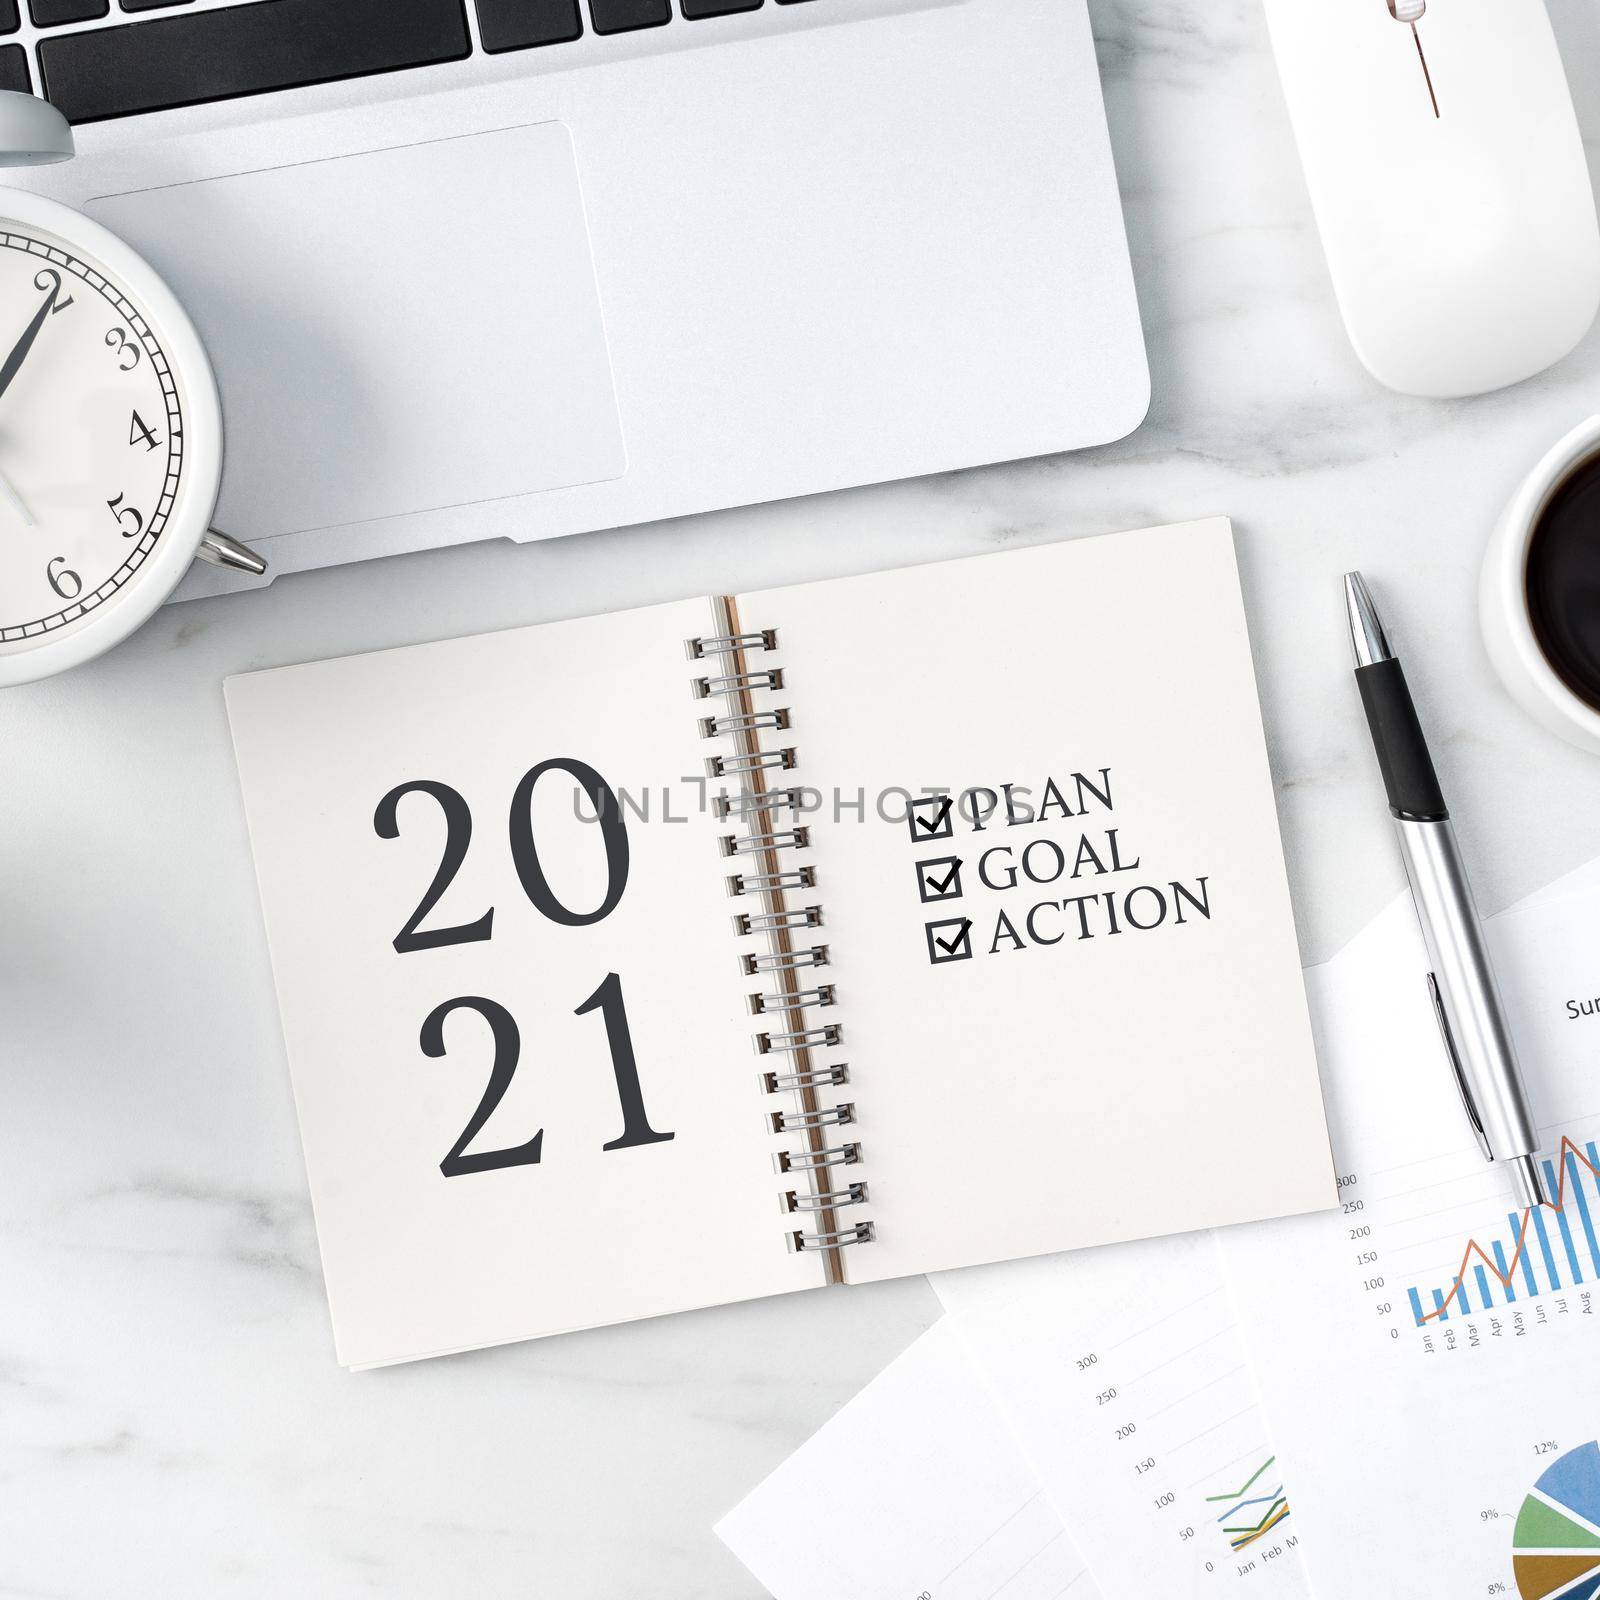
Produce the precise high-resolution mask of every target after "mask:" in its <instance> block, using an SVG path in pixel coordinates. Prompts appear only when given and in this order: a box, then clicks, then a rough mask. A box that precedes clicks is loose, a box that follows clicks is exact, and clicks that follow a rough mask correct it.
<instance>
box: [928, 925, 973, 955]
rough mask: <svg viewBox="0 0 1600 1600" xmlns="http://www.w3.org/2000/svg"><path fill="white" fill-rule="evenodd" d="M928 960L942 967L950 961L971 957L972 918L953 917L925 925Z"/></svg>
mask: <svg viewBox="0 0 1600 1600" xmlns="http://www.w3.org/2000/svg"><path fill="white" fill-rule="evenodd" d="M927 934H928V960H929V961H931V962H932V963H933V964H934V966H936V967H942V966H944V965H945V963H946V962H950V961H970V960H971V959H972V918H971V917H953V918H951V919H949V920H947V921H945V922H930V923H929V924H928V927H927Z"/></svg>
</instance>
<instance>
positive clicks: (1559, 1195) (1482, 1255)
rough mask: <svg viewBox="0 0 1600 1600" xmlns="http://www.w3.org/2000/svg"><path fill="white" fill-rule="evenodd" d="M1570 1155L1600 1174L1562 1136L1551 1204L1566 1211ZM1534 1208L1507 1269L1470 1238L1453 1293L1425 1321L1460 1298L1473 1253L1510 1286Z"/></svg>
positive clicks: (1599, 1171) (1526, 1216)
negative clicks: (1557, 1175) (1554, 1194)
mask: <svg viewBox="0 0 1600 1600" xmlns="http://www.w3.org/2000/svg"><path fill="white" fill-rule="evenodd" d="M1569 1155H1570V1156H1571V1157H1572V1159H1573V1160H1574V1161H1581V1162H1582V1163H1583V1164H1584V1166H1586V1167H1587V1168H1588V1169H1589V1171H1590V1172H1591V1173H1593V1174H1594V1176H1595V1177H1596V1178H1600V1167H1597V1166H1595V1164H1594V1162H1592V1161H1591V1160H1590V1159H1589V1158H1588V1157H1587V1156H1586V1155H1585V1154H1584V1153H1583V1152H1582V1151H1581V1150H1580V1149H1579V1148H1578V1147H1577V1145H1575V1144H1574V1143H1573V1142H1572V1141H1571V1140H1570V1139H1569V1138H1567V1136H1566V1135H1565V1134H1563V1135H1562V1136H1561V1151H1560V1154H1559V1156H1558V1157H1557V1165H1558V1167H1559V1169H1560V1172H1561V1177H1560V1178H1559V1180H1558V1181H1557V1184H1556V1198H1555V1203H1554V1205H1553V1206H1552V1207H1551V1210H1553V1211H1558V1212H1562V1211H1565V1210H1566V1209H1567V1174H1568V1172H1569V1171H1570V1170H1571V1168H1570V1167H1569V1166H1568V1164H1567V1157H1568V1156H1569ZM1533 1211H1534V1208H1533V1207H1532V1206H1528V1207H1527V1208H1526V1209H1525V1210H1524V1211H1523V1213H1522V1225H1521V1226H1520V1227H1519V1228H1518V1229H1517V1243H1516V1248H1515V1249H1514V1250H1513V1251H1512V1252H1511V1261H1510V1264H1509V1265H1508V1266H1507V1267H1506V1270H1505V1271H1504V1272H1502V1271H1501V1270H1500V1269H1499V1267H1497V1266H1496V1265H1495V1263H1494V1261H1493V1259H1492V1258H1491V1257H1490V1255H1489V1253H1488V1251H1486V1250H1485V1249H1484V1248H1483V1246H1482V1245H1481V1244H1479V1243H1478V1241H1477V1240H1476V1239H1469V1240H1467V1248H1466V1249H1465V1250H1463V1251H1462V1253H1461V1267H1460V1270H1459V1271H1458V1272H1457V1273H1456V1281H1455V1282H1454V1283H1453V1284H1451V1285H1450V1293H1449V1294H1447V1295H1446V1296H1445V1297H1444V1299H1443V1300H1442V1301H1441V1302H1440V1303H1439V1304H1438V1305H1437V1306H1435V1307H1434V1309H1433V1310H1432V1311H1425V1312H1423V1314H1422V1321H1423V1322H1432V1321H1433V1320H1434V1319H1435V1318H1436V1317H1442V1316H1443V1315H1444V1314H1445V1312H1447V1311H1448V1310H1449V1309H1450V1302H1451V1301H1452V1300H1456V1299H1459V1298H1460V1296H1461V1280H1462V1279H1463V1278H1465V1277H1466V1275H1467V1268H1468V1266H1470V1265H1471V1263H1472V1258H1473V1256H1477V1258H1478V1259H1479V1260H1480V1261H1481V1262H1483V1264H1484V1265H1485V1266H1486V1267H1488V1269H1489V1270H1490V1272H1492V1273H1493V1274H1494V1275H1495V1277H1497V1278H1498V1279H1499V1280H1500V1287H1501V1288H1502V1289H1509V1288H1510V1287H1511V1280H1512V1279H1513V1278H1514V1277H1515V1276H1516V1272H1517V1268H1518V1266H1519V1265H1520V1264H1521V1262H1522V1253H1523V1251H1524V1250H1526V1249H1527V1247H1528V1224H1529V1223H1530V1222H1531V1221H1532V1220H1533Z"/></svg>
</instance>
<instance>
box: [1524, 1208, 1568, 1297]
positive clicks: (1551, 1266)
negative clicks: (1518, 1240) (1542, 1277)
mask: <svg viewBox="0 0 1600 1600" xmlns="http://www.w3.org/2000/svg"><path fill="white" fill-rule="evenodd" d="M1529 1215H1530V1216H1531V1217H1532V1218H1533V1231H1534V1232H1535V1233H1536V1234H1538V1235H1539V1248H1540V1249H1541V1250H1542V1251H1543V1252H1544V1265H1545V1270H1546V1271H1547V1272H1548V1273H1549V1274H1550V1287H1551V1288H1552V1289H1559V1288H1560V1287H1561V1279H1560V1278H1559V1277H1557V1276H1556V1258H1555V1252H1554V1251H1553V1250H1551V1248H1550V1235H1549V1234H1548V1233H1546V1232H1545V1227H1544V1207H1543V1206H1535V1207H1534V1208H1533V1210H1532V1211H1531V1212H1530V1213H1529Z"/></svg>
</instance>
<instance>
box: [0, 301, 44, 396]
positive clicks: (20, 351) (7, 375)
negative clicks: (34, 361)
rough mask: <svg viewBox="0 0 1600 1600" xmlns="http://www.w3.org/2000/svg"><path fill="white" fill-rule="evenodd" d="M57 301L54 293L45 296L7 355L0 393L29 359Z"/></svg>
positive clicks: (0, 377) (1, 377)
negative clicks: (46, 319) (34, 342)
mask: <svg viewBox="0 0 1600 1600" xmlns="http://www.w3.org/2000/svg"><path fill="white" fill-rule="evenodd" d="M55 303H56V297H55V295H54V294H53V293H51V294H47V295H46V296H45V297H44V304H43V305H41V306H40V307H39V309H38V310H37V311H36V312H34V314H33V321H32V322H30V323H29V324H28V326H27V327H26V328H24V329H23V330H22V337H21V338H20V339H18V340H17V342H16V344H15V345H14V346H13V347H12V351H11V354H10V355H8V356H7V357H6V364H5V365H4V366H3V367H0V395H3V394H4V393H5V392H6V390H7V389H9V388H10V387H11V380H12V379H13V378H14V377H16V375H17V373H18V372H19V371H21V369H22V363H23V362H24V361H26V360H27V358H28V352H29V351H30V350H31V349H32V348H33V341H34V340H35V339H37V338H38V337H39V330H40V329H41V328H42V327H43V326H44V319H45V318H46V317H48V316H49V315H50V312H51V310H52V309H53V308H54V306H55Z"/></svg>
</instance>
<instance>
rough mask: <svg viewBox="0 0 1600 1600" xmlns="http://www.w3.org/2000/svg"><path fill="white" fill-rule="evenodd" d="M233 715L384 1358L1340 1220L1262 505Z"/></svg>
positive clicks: (263, 864) (799, 594)
mask: <svg viewBox="0 0 1600 1600" xmlns="http://www.w3.org/2000/svg"><path fill="white" fill-rule="evenodd" d="M227 701H228V710H229V716H230V718H231V722H232V726H233V734H234V741H235V745H236V749H237V754H238V761H239V769H240V774H241V780H242V784H243V790H244V798H245V806H246V812H247V816H248V821H249V827H250V836H251V842H252V848H253V852H254V855H255V861H256V869H257V874H258V877H259V881H260V886H261V895H262V901H263V906H264V911H265V920H266V927H267V936H268V942H269V945H270V949H271V955H272V964H273V970H274V974H275V978H276V982H277V989H278V998H279V1006H280V1010H281V1014H282V1018H283V1029H284V1036H285V1041H286V1046H287V1054H288V1060H289V1067H290V1073H291V1076H292V1080H293V1085H294V1093H295V1099H296V1104H297V1108H298V1112H299V1119H300V1128H301V1134H302V1138H303V1142H304V1146H305V1156H306V1165H307V1169H308V1174H309V1178H310V1184H311V1193H312V1199H313V1204H314V1207H315V1211H316V1219H317V1228H318V1236H319V1240H320V1244H321V1250H322V1258H323V1266H324V1272H325V1276H326V1280H327V1287H328V1295H329V1300H330V1303H331V1307H332V1313H333V1324H334V1333H335V1342H336V1345H337V1350H338V1355H339V1358H340V1359H341V1360H342V1361H343V1362H344V1363H346V1364H347V1365H351V1366H370V1365H377V1364H382V1363H386V1362H392V1361H401V1360H407V1359H412V1358H415V1357H420V1356H426V1355H431V1354H438V1353H443V1352H446V1351H452V1350H460V1349H464V1348H469V1347H473V1346H479V1345H486V1344H492V1343H498V1342H501V1341H506V1340H512V1339H522V1338H529V1337H534V1336H538V1335H543V1334H550V1333H556V1332H560V1331H563V1330H569V1329H576V1328H582V1327H588V1326H594V1325H598V1324H603V1323H613V1322H619V1321H626V1320H630V1319H633V1318H638V1317H646V1316H653V1315H657V1314H660V1313H664V1312H673V1311H681V1310H687V1309H689V1308H692V1307H697V1306H705V1305H710V1304H716V1303H722V1302H727V1301H733V1300H743V1299H749V1298H753V1297H756V1296H763V1295H773V1294H777V1293H781V1292H785V1291H789V1290H798V1289H807V1288H813V1287H819V1286H822V1285H826V1284H833V1283H851V1284H859V1283H870V1282H874V1281H877V1280H880V1279H885V1278H892V1277H898V1276H901V1275H903V1274H907V1273H917V1272H926V1271H932V1270H935V1269H941V1268H952V1267H960V1266H966V1265H971V1264H974V1263H978V1262H984V1261H994V1260H1000V1259H1007V1258H1011V1257H1016V1256H1024V1255H1033V1254H1039V1253H1043V1252H1046V1251H1054V1250H1062V1249H1069V1248H1073V1247H1076V1246H1081V1245H1090V1244H1100V1243H1105V1242H1108V1241H1112V1240H1119V1239H1130V1238H1137V1237H1144V1236H1148V1235H1153V1234H1161V1233H1168V1232H1174V1231H1179V1230H1185V1229H1192V1228H1202V1227H1209V1226H1214V1225H1217V1224H1221V1223H1232V1222H1241V1221H1245V1220H1248V1219H1255V1218H1261V1217H1266V1216H1276V1215H1282V1214H1286V1213H1290V1212H1297V1211H1305V1210H1309V1209H1314V1208H1319V1207H1322V1206H1326V1205H1329V1204H1331V1203H1332V1202H1333V1199H1334V1179H1333V1173H1332V1168H1331V1165H1330V1161H1329V1155H1328V1144H1327V1136H1326V1131H1325V1128H1324V1123H1323V1115H1322V1104H1321V1099H1320V1095H1319V1091H1318V1083H1317V1076H1316V1068H1315V1062H1314V1058H1313V1054H1312V1046H1311V1040H1310V1034H1309V1030H1308V1027H1307V1021H1306V1008H1305V999H1304V992H1303V990H1302V987H1301V979H1300V966H1299V958H1298V954H1297V950H1296V944H1295V935H1294V926H1293V922H1292V918H1291V912H1290V905H1289V897H1288V892H1287V888H1286V884H1285V877H1284V868H1283V860H1282V855H1281V850H1280V845H1279V839H1278V828H1277V818H1276V814H1275V811H1274V804H1273V789H1272V781H1271V776H1270V774H1269V771H1268V767H1267V760H1266V753H1265V748H1264V742H1263V738H1262V730H1261V722H1260V713H1259V709H1258V704H1257V698H1256V689H1255V681H1254V676H1253V670H1252V664H1251V657H1250V649H1249V641H1248V637H1247V633H1246V628H1245V619H1244V614H1243V608H1242V605H1241V600H1240V593H1239V583H1238V575H1237V571H1236V567H1235V561H1234V551H1233V544H1232V536H1231V532H1230V529H1229V526H1228V524H1227V523H1226V522H1225V521H1221V520H1213V521H1208V522H1197V523H1189V524H1185V525H1181V526H1178V527H1170V528H1161V529H1152V530H1147V531H1143V532H1138V533H1130V534H1120V535H1113V536H1109V537H1103V538H1096V539H1087V540H1077V541H1073V542H1070V543H1061V544H1053V545H1045V546H1041V547H1036V548H1031V549H1024V550H1015V551H1009V552H1005V553H1001V554H997V555H989V556H981V557H976V558H971V559H967V560H961V561H952V562H946V563H940V564H936V565H929V566H922V567H914V568H910V569H905V570H901V571H895V572H885V573H877V574H872V575H869V576H865V577H856V578H845V579H840V580H835V581H830V582H824V583H812V584H803V585H798V586H795V587H791V588H782V589H774V590H768V591H766V592H761V593H752V594H744V595H739V596H722V597H718V598H716V599H713V600H710V601H707V600H691V601H684V602H681V603H677V604H670V605H661V606H654V607H650V608H648V609H645V610H640V611H632V612H624V613H618V614H614V615H609V616H601V617H593V618H589V619H586V620H580V621H573V622H561V623H552V624H546V625H543V626H539V627H530V628H523V629H517V630H513V631H509V632H503V633H495V634H488V635H482V636H478V637H473V638H465V639H456V640H451V641H447V642H443V643H438V644H426V645H418V646H413V647H410V648H406V649H400V650H391V651H385V652H381V653H378V654H372V655H364V656H354V657H348V658H345V659H342V660H336V661H327V662H320V663H314V664H310V665H305V666H294V667H284V668H279V669H276V670H273V671H267V672H259V673H252V674H250V675H248V676H244V677H237V678H232V679H230V680H229V681H228V684H227Z"/></svg>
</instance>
